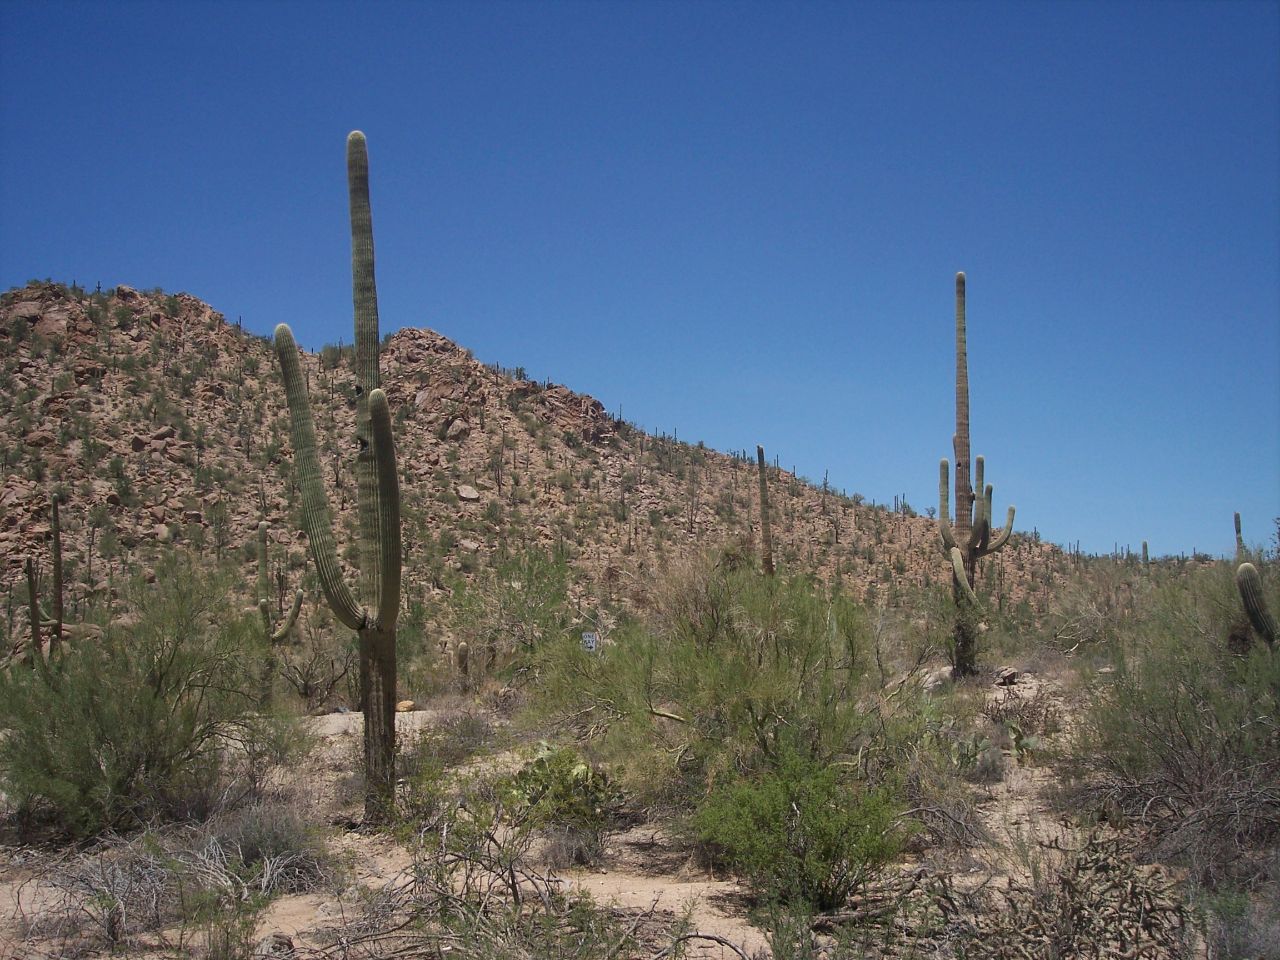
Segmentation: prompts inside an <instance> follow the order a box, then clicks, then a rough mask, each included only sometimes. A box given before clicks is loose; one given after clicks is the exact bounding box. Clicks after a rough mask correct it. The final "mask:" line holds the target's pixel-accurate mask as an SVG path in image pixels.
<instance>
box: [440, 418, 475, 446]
mask: <svg viewBox="0 0 1280 960" xmlns="http://www.w3.org/2000/svg"><path fill="white" fill-rule="evenodd" d="M470 434H471V424H469V423H468V422H467V421H466V420H461V419H459V420H454V421H453V422H452V423H451V424H449V426H448V428H447V429H446V430H445V432H444V438H445V439H446V440H453V441H458V440H465V439H466V438H467V437H468V436H470Z"/></svg>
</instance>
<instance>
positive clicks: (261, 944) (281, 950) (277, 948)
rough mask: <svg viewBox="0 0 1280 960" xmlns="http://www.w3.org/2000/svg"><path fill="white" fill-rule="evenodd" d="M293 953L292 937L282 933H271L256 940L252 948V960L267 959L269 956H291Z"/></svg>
mask: <svg viewBox="0 0 1280 960" xmlns="http://www.w3.org/2000/svg"><path fill="white" fill-rule="evenodd" d="M293 955H294V947H293V939H292V938H291V937H288V936H286V935H285V934H283V933H272V934H269V935H267V936H265V937H263V938H262V939H261V940H259V941H258V943H257V946H255V947H254V948H253V957H254V960H269V958H271V957H282V958H283V957H292V956H293Z"/></svg>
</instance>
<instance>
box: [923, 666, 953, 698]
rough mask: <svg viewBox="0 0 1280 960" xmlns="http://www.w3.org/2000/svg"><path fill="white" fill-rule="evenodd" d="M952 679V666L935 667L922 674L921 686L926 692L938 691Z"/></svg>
mask: <svg viewBox="0 0 1280 960" xmlns="http://www.w3.org/2000/svg"><path fill="white" fill-rule="evenodd" d="M950 681H951V668H950V667H934V668H933V669H932V670H926V671H925V672H924V673H922V674H921V675H920V687H921V688H922V689H923V690H924V692H925V693H937V692H938V691H939V690H941V689H942V688H943V687H944V686H946V685H947V684H948V683H949V682H950Z"/></svg>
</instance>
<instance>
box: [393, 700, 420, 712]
mask: <svg viewBox="0 0 1280 960" xmlns="http://www.w3.org/2000/svg"><path fill="white" fill-rule="evenodd" d="M417 709H418V704H417V703H415V702H414V701H412V700H401V701H400V702H399V703H397V704H396V713H411V712H412V711H414V710H417Z"/></svg>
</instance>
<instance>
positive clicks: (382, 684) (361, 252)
mask: <svg viewBox="0 0 1280 960" xmlns="http://www.w3.org/2000/svg"><path fill="white" fill-rule="evenodd" d="M347 187H348V193H349V196H350V203H351V286H352V300H353V301H354V307H355V330H356V376H357V384H356V441H357V452H356V458H355V470H356V489H357V497H358V513H359V521H360V595H361V596H362V597H364V599H365V601H366V604H367V605H362V604H361V603H360V602H359V601H357V599H356V594H355V593H354V592H353V591H352V589H351V587H350V586H348V584H347V582H346V580H345V578H344V577H343V575H342V569H341V567H340V566H339V563H338V553H337V550H336V549H335V547H334V540H333V521H332V517H331V515H330V512H329V502H328V499H327V497H326V496H325V491H324V482H323V480H322V479H321V475H320V462H319V459H318V457H317V455H316V436H315V425H314V423H313V421H312V418H311V404H310V402H309V400H308V398H307V386H306V380H305V379H304V378H303V375H302V370H301V365H300V364H299V362H298V349H297V346H296V345H295V343H294V340H293V334H292V333H291V332H290V330H289V328H288V327H287V326H286V325H285V324H283V323H282V324H280V326H278V327H276V338H275V345H276V355H277V357H278V358H279V360H280V369H281V372H282V374H283V376H284V386H285V394H286V397H287V399H288V404H289V421H290V426H291V431H292V437H293V449H294V459H295V463H296V465H297V470H298V481H299V482H298V485H299V487H300V488H301V491H302V523H303V529H304V530H306V533H307V538H308V539H309V541H310V543H311V556H312V560H313V561H314V562H315V565H316V570H317V572H318V573H319V574H320V585H321V587H322V588H323V590H324V595H325V599H326V600H328V602H329V606H330V607H331V608H332V609H333V612H334V615H335V616H336V617H337V618H338V620H339V621H341V622H342V623H343V624H344V625H345V626H347V627H349V628H350V629H352V630H355V631H356V633H357V634H358V635H359V638H360V681H361V691H362V699H363V701H364V703H363V706H364V762H365V818H366V819H367V820H369V821H371V822H383V821H385V820H387V819H388V818H389V817H390V815H391V813H392V812H393V806H394V802H395V730H396V728H395V698H396V618H397V615H398V613H399V610H400V485H399V480H398V479H397V475H396V454H395V445H394V442H393V439H392V434H391V409H390V407H389V406H388V403H387V395H386V394H385V393H383V391H382V386H381V383H382V381H381V377H380V375H379V371H378V350H379V338H378V294H377V289H376V286H375V283H374V275H373V220H372V216H371V213H370V208H369V155H368V151H367V148H366V145H365V138H364V134H363V133H360V132H359V131H358V130H357V131H355V132H354V133H352V134H351V135H350V136H349V137H347Z"/></svg>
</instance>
